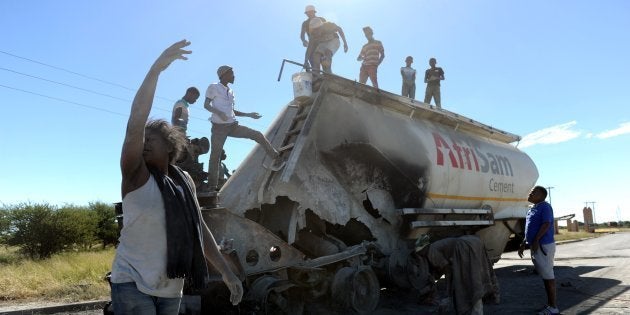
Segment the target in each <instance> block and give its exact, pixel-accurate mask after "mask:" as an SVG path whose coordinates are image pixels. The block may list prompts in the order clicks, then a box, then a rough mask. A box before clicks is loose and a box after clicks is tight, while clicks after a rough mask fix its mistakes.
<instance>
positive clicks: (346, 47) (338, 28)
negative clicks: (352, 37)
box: [337, 25, 348, 53]
mask: <svg viewBox="0 0 630 315" xmlns="http://www.w3.org/2000/svg"><path fill="white" fill-rule="evenodd" d="M337 33H339V36H341V39H342V40H343V52H345V53H347V52H348V43H347V42H346V35H345V34H344V33H343V29H342V28H341V27H340V26H339V25H337Z"/></svg>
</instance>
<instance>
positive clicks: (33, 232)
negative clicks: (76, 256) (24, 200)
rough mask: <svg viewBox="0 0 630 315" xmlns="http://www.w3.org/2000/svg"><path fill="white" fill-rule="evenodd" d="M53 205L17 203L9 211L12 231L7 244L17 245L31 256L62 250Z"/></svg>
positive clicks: (41, 256) (39, 256)
mask: <svg viewBox="0 0 630 315" xmlns="http://www.w3.org/2000/svg"><path fill="white" fill-rule="evenodd" d="M55 210H56V209H55V207H53V206H51V205H48V204H19V205H16V206H14V207H13V208H12V209H11V211H10V218H11V227H10V229H11V230H12V233H11V234H10V236H9V237H8V239H7V244H8V245H13V246H19V247H20V251H21V252H22V253H23V254H26V255H28V256H30V257H31V258H48V257H50V256H51V255H52V254H54V253H56V252H59V251H61V250H63V247H64V246H63V243H62V242H60V237H59V235H61V228H60V226H59V224H57V221H58V220H57V218H56V216H55Z"/></svg>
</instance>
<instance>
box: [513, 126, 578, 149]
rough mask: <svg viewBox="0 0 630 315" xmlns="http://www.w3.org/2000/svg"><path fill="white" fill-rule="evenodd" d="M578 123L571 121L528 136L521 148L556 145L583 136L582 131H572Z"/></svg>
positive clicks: (520, 144) (522, 142)
mask: <svg viewBox="0 0 630 315" xmlns="http://www.w3.org/2000/svg"><path fill="white" fill-rule="evenodd" d="M576 124H577V122H576V121H575V120H574V121H570V122H568V123H564V124H561V125H556V126H551V127H547V128H545V129H541V130H538V131H534V132H532V133H530V134H527V135H525V136H524V137H523V139H521V141H520V143H519V147H520V148H526V147H531V146H533V145H536V144H554V143H561V142H565V141H569V140H572V139H575V138H577V137H579V136H580V134H582V132H581V131H577V130H571V128H572V127H573V126H575V125H576Z"/></svg>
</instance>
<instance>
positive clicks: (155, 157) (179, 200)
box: [111, 40, 243, 315]
mask: <svg viewBox="0 0 630 315" xmlns="http://www.w3.org/2000/svg"><path fill="white" fill-rule="evenodd" d="M188 45H190V42H188V41H186V40H182V41H179V42H177V43H175V44H173V45H171V46H170V47H169V48H167V49H166V50H164V52H163V53H162V54H161V55H160V56H159V57H158V58H157V60H156V61H155V62H154V63H153V65H152V66H151V69H150V70H149V72H148V73H147V75H146V77H145V79H144V81H143V82H142V85H141V86H140V88H139V89H138V92H137V93H136V96H135V98H134V100H133V103H132V106H131V113H130V115H129V121H128V123H127V130H126V134H125V140H124V142H123V147H122V153H121V159H120V168H121V171H122V184H121V192H122V198H123V202H122V203H123V213H124V215H123V223H124V224H123V228H122V230H121V233H120V238H119V241H120V243H119V245H118V247H117V248H116V257H115V258H114V261H113V263H112V274H111V282H112V293H111V294H112V305H113V307H114V313H115V314H116V315H126V314H130V315H137V314H140V315H143V314H165V315H166V314H170V315H176V314H178V313H179V305H180V301H181V298H182V293H183V292H182V291H183V287H184V279H186V281H191V283H192V284H193V285H194V286H195V287H203V286H205V281H206V279H207V273H208V271H207V265H206V262H208V263H210V264H211V265H213V266H214V267H215V269H216V270H217V271H218V272H219V273H220V274H221V275H222V278H223V282H224V283H225V284H226V286H227V287H228V289H229V290H230V292H231V295H230V301H231V302H232V303H233V304H235V305H236V304H238V303H239V302H240V300H241V298H242V296H243V287H242V284H241V280H239V278H238V277H237V276H236V275H235V274H234V272H232V270H231V269H230V267H229V266H228V264H227V263H226V261H225V260H224V259H223V256H222V254H221V253H220V252H219V250H218V248H217V243H216V241H215V240H214V237H213V235H212V233H211V232H210V230H209V229H208V226H207V225H206V223H205V222H204V221H203V218H202V217H201V211H200V208H199V205H198V204H197V201H196V194H195V189H194V183H193V181H192V178H191V177H190V175H188V173H185V172H183V171H181V169H179V168H178V167H176V166H174V165H172V164H171V163H173V162H174V161H175V160H176V159H177V156H178V155H179V154H180V153H181V152H182V151H183V149H184V147H185V145H186V138H185V137H184V136H183V133H182V132H181V131H180V130H178V128H175V127H173V126H171V125H169V124H168V123H167V122H166V121H164V120H154V121H149V122H148V123H147V120H148V117H149V112H150V111H151V107H152V106H153V97H154V95H155V89H156V87H157V82H158V77H159V75H160V73H161V72H162V71H164V70H165V69H166V68H167V67H168V66H169V65H170V64H171V63H172V62H173V61H175V60H177V59H184V60H186V59H187V57H186V56H185V55H186V54H190V53H191V51H189V50H184V48H185V47H186V46H188Z"/></svg>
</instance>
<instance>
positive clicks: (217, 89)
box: [203, 65, 279, 192]
mask: <svg viewBox="0 0 630 315" xmlns="http://www.w3.org/2000/svg"><path fill="white" fill-rule="evenodd" d="M217 75H218V76H219V83H212V84H210V86H208V89H207V90H206V100H205V102H204V104H203V107H204V108H205V109H207V110H208V111H210V112H211V113H212V116H211V117H210V121H211V122H212V137H211V138H210V162H209V164H208V190H209V191H210V192H213V191H216V189H217V184H218V179H219V171H220V170H221V168H220V162H221V154H222V152H223V144H224V143H225V140H226V139H227V137H228V136H230V137H234V138H247V139H251V140H254V141H256V142H257V143H258V144H260V145H261V146H262V147H263V148H264V149H265V151H266V152H267V154H268V155H269V156H271V157H273V158H274V159H275V158H277V157H278V156H279V153H278V151H277V150H276V149H274V148H273V147H272V146H271V143H269V140H267V138H265V136H264V135H263V134H262V133H261V132H260V131H256V130H253V129H250V128H247V127H245V126H240V125H239V124H238V121H236V116H244V117H250V118H254V119H259V118H260V117H262V116H261V115H260V114H259V113H256V112H252V113H244V112H240V111H237V110H235V109H234V91H233V90H232V89H230V88H229V87H228V84H229V83H234V71H233V70H232V67H230V66H227V65H224V66H220V67H219V69H217Z"/></svg>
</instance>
